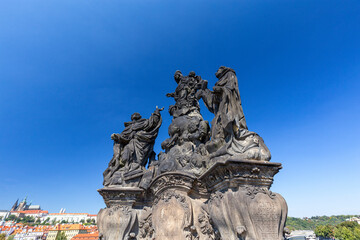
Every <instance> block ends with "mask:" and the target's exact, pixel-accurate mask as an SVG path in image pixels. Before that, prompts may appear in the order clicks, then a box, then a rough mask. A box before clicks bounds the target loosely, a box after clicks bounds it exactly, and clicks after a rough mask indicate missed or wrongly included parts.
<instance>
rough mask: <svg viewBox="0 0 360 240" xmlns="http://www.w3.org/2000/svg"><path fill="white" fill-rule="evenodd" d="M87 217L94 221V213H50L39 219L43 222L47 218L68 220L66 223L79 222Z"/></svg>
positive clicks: (59, 220) (49, 219) (51, 220)
mask: <svg viewBox="0 0 360 240" xmlns="http://www.w3.org/2000/svg"><path fill="white" fill-rule="evenodd" d="M88 219H90V220H92V221H94V222H95V223H96V215H94V214H88V213H50V214H48V215H46V216H43V217H42V218H41V219H40V220H41V221H42V222H43V221H45V220H48V222H50V223H52V222H62V221H65V222H68V223H79V222H87V221H88Z"/></svg>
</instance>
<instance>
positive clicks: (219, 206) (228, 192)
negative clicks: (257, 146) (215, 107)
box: [98, 159, 287, 240]
mask: <svg viewBox="0 0 360 240" xmlns="http://www.w3.org/2000/svg"><path fill="white" fill-rule="evenodd" d="M280 169H281V164H279V163H270V162H261V161H241V160H236V159H229V160H227V161H224V162H217V163H215V164H214V165H213V166H212V167H211V168H209V169H208V170H207V171H206V172H205V173H204V174H203V175H202V176H200V177H199V178H196V177H195V176H193V175H191V174H186V173H179V172H167V173H164V174H161V175H159V176H157V177H156V178H154V179H153V180H152V182H151V183H150V187H149V188H148V189H147V190H143V189H141V188H103V189H100V190H99V192H100V194H101V195H102V196H103V198H104V200H105V203H106V206H107V208H105V209H101V210H100V212H99V214H98V227H99V231H100V236H101V239H106V240H119V239H146V240H153V239H156V240H170V239H171V240H174V239H179V240H182V239H184V240H188V239H200V240H201V239H203V240H211V239H214V240H215V239H223V240H237V239H242V240H245V239H246V240H281V239H284V237H283V236H284V232H283V229H284V227H285V221H286V216H287V205H286V202H285V200H284V199H283V198H282V197H281V195H279V194H276V193H272V192H271V191H270V190H269V188H270V186H271V184H272V182H273V176H274V175H275V174H276V173H277V172H278V171H279V170H280Z"/></svg>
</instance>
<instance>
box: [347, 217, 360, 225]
mask: <svg viewBox="0 0 360 240" xmlns="http://www.w3.org/2000/svg"><path fill="white" fill-rule="evenodd" d="M346 221H350V222H357V223H358V224H360V218H357V217H352V218H349V219H346Z"/></svg>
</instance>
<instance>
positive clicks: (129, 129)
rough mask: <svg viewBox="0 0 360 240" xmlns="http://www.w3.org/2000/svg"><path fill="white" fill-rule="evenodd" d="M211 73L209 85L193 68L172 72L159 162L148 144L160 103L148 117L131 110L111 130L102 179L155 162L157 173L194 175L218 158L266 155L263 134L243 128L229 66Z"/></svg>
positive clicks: (112, 181)
mask: <svg viewBox="0 0 360 240" xmlns="http://www.w3.org/2000/svg"><path fill="white" fill-rule="evenodd" d="M215 75H216V77H217V78H218V81H217V82H216V83H215V86H214V87H213V90H212V91H211V90H210V89H208V88H207V85H208V82H207V81H206V80H203V79H202V78H201V77H200V76H196V74H195V72H190V73H189V75H188V76H183V74H182V73H181V72H180V71H176V72H175V75H174V79H175V81H176V83H177V84H178V86H177V88H176V89H175V92H173V93H168V94H167V95H166V96H168V97H172V98H174V100H175V105H172V106H170V107H169V113H170V115H171V116H173V121H172V123H171V125H170V126H169V135H170V138H168V139H166V140H165V141H164V142H162V144H161V147H162V148H163V149H164V150H165V152H163V153H160V154H159V162H155V155H156V154H155V153H154V151H153V146H154V143H155V139H156V137H157V135H158V131H159V128H160V126H161V122H162V119H161V114H160V111H161V110H163V109H159V108H156V110H155V112H154V113H153V114H152V115H151V116H150V118H149V119H143V118H142V117H141V115H140V114H139V113H134V114H132V115H131V122H126V123H125V129H124V131H123V132H122V133H120V134H112V135H111V139H112V140H114V156H113V158H112V159H111V161H110V163H109V167H108V168H107V169H106V170H105V172H104V185H105V186H109V185H119V184H120V185H121V184H123V183H124V174H125V175H129V174H130V173H131V172H134V173H136V172H137V171H142V170H145V167H146V166H147V165H148V164H150V165H151V164H152V165H157V166H158V167H159V168H158V169H157V170H158V171H159V173H161V172H168V171H173V170H185V171H188V172H191V173H193V174H196V175H199V174H201V173H202V172H203V171H204V170H206V168H207V167H209V166H210V165H211V164H212V163H214V162H215V161H217V160H219V159H224V158H240V159H248V160H262V161H269V160H270V158H271V155H270V151H269V150H268V148H267V147H266V145H265V144H264V141H263V139H262V138H261V137H260V136H259V135H258V134H256V133H255V132H251V131H249V130H248V128H247V125H246V120H245V116H244V112H243V109H242V106H241V99H240V94H239V87H238V80H237V77H236V74H235V71H234V70H233V69H231V68H228V67H220V68H219V70H218V71H217V72H216V74H215ZM200 99H202V100H203V101H204V103H205V105H206V107H207V108H208V110H209V111H210V112H212V113H213V114H214V115H215V116H214V119H213V120H212V121H211V128H210V126H209V123H208V121H205V120H204V119H203V117H202V116H201V114H200V107H199V100H200ZM179 153H181V154H179ZM209 159H210V161H209Z"/></svg>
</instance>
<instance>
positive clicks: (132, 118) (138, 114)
mask: <svg viewBox="0 0 360 240" xmlns="http://www.w3.org/2000/svg"><path fill="white" fill-rule="evenodd" d="M139 119H141V115H140V113H133V114H132V115H131V121H134V120H135V121H136V120H139Z"/></svg>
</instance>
